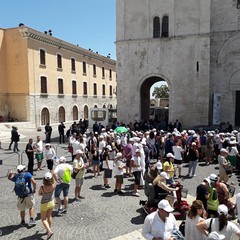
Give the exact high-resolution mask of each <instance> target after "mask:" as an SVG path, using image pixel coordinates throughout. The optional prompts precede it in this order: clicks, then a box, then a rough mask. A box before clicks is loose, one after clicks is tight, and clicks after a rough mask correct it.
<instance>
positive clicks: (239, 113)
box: [235, 91, 240, 126]
mask: <svg viewBox="0 0 240 240" xmlns="http://www.w3.org/2000/svg"><path fill="white" fill-rule="evenodd" d="M235 126H240V91H236V109H235Z"/></svg>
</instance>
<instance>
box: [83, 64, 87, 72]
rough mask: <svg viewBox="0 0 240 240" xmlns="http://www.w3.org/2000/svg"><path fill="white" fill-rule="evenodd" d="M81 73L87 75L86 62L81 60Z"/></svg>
mask: <svg viewBox="0 0 240 240" xmlns="http://www.w3.org/2000/svg"><path fill="white" fill-rule="evenodd" d="M83 74H84V75H87V64H86V62H83Z"/></svg>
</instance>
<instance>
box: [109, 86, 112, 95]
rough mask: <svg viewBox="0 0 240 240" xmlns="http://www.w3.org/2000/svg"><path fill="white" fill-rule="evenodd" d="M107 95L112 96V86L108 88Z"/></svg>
mask: <svg viewBox="0 0 240 240" xmlns="http://www.w3.org/2000/svg"><path fill="white" fill-rule="evenodd" d="M109 95H110V96H112V95H113V92H112V86H109Z"/></svg>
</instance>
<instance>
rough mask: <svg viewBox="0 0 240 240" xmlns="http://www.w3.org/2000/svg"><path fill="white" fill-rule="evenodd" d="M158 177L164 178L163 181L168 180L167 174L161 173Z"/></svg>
mask: <svg viewBox="0 0 240 240" xmlns="http://www.w3.org/2000/svg"><path fill="white" fill-rule="evenodd" d="M160 176H161V177H164V178H165V179H169V176H168V174H167V173H166V172H161V173H160Z"/></svg>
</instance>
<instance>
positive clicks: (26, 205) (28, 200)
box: [17, 194, 35, 211]
mask: <svg viewBox="0 0 240 240" xmlns="http://www.w3.org/2000/svg"><path fill="white" fill-rule="evenodd" d="M34 206H35V198H34V196H33V194H32V195H29V196H27V197H25V198H24V199H22V198H18V202H17V208H18V210H19V211H25V210H26V209H30V208H32V207H34Z"/></svg>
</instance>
